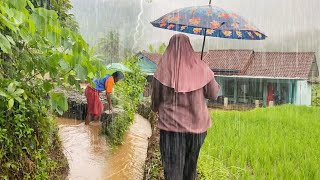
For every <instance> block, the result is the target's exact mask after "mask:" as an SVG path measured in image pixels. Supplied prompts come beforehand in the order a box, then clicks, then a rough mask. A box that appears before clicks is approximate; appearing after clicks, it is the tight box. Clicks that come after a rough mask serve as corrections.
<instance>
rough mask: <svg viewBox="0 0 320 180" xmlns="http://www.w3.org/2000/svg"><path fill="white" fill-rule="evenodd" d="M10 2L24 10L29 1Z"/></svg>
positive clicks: (16, 0) (15, 0) (12, 0)
mask: <svg viewBox="0 0 320 180" xmlns="http://www.w3.org/2000/svg"><path fill="white" fill-rule="evenodd" d="M9 4H11V5H12V6H13V7H15V8H16V9H18V10H22V9H23V8H25V7H26V5H27V2H26V0H10V1H9Z"/></svg>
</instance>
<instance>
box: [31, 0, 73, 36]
mask: <svg viewBox="0 0 320 180" xmlns="http://www.w3.org/2000/svg"><path fill="white" fill-rule="evenodd" d="M32 4H33V5H34V7H43V8H46V9H49V10H54V11H56V12H57V14H58V17H59V20H60V22H61V26H62V27H68V28H70V29H71V30H72V31H75V32H78V29H79V25H78V23H77V21H76V20H75V18H74V15H73V14H70V13H68V12H69V11H70V10H71V9H72V8H73V6H72V4H71V2H70V0H33V1H32Z"/></svg>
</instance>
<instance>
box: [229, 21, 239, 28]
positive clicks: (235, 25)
mask: <svg viewBox="0 0 320 180" xmlns="http://www.w3.org/2000/svg"><path fill="white" fill-rule="evenodd" d="M231 27H233V28H235V29H238V28H239V23H236V22H235V23H232V24H231Z"/></svg>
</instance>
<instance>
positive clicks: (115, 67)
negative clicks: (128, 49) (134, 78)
mask: <svg viewBox="0 0 320 180" xmlns="http://www.w3.org/2000/svg"><path fill="white" fill-rule="evenodd" d="M107 69H108V70H116V71H123V72H131V69H130V68H128V67H127V66H125V65H123V64H121V63H111V64H108V65H107Z"/></svg>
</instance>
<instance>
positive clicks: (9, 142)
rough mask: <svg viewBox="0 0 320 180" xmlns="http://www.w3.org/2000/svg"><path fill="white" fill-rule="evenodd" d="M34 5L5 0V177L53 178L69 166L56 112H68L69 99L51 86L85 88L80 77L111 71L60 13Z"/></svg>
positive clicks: (1, 22) (1, 66)
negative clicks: (64, 22) (63, 22)
mask: <svg viewBox="0 0 320 180" xmlns="http://www.w3.org/2000/svg"><path fill="white" fill-rule="evenodd" d="M54 2H55V1H52V3H54ZM56 2H58V1H56ZM61 2H62V1H61ZM33 3H34V2H33ZM33 3H32V2H31V1H29V0H14V1H12V0H2V1H0V178H1V179H22V178H32V179H48V178H49V177H52V176H56V175H58V174H55V172H57V170H59V168H65V166H66V165H65V164H63V163H62V162H59V160H62V159H63V158H61V157H60V155H59V157H57V156H55V157H56V158H55V157H53V156H52V154H55V155H57V154H58V152H57V151H58V150H60V151H61V149H59V148H58V150H57V146H58V139H57V128H56V125H55V124H54V121H52V118H51V114H53V113H54V112H55V111H57V112H59V113H62V112H63V111H64V110H66V109H67V102H66V98H65V97H64V95H63V94H61V93H52V92H51V89H53V88H54V86H55V85H56V84H58V85H59V84H62V83H63V82H65V83H69V84H71V85H76V86H77V87H79V85H78V83H77V81H76V79H77V78H79V79H81V80H85V79H86V80H87V81H90V79H91V78H93V77H96V76H100V74H105V70H104V68H103V66H101V63H100V62H99V61H97V60H94V59H92V58H91V56H90V55H91V54H92V51H91V50H89V48H88V45H87V43H86V42H85V41H84V40H83V39H82V37H81V36H80V35H79V34H77V33H75V32H73V31H72V30H70V29H69V28H67V27H64V26H62V25H61V21H60V20H59V18H60V17H61V16H60V17H59V16H58V14H57V12H56V11H54V10H47V9H45V8H42V7H37V8H36V7H34V5H33ZM53 5H54V4H53ZM96 72H99V73H96ZM48 76H49V77H50V78H48ZM62 78H63V80H61V79H62ZM62 166H63V167H62Z"/></svg>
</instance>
